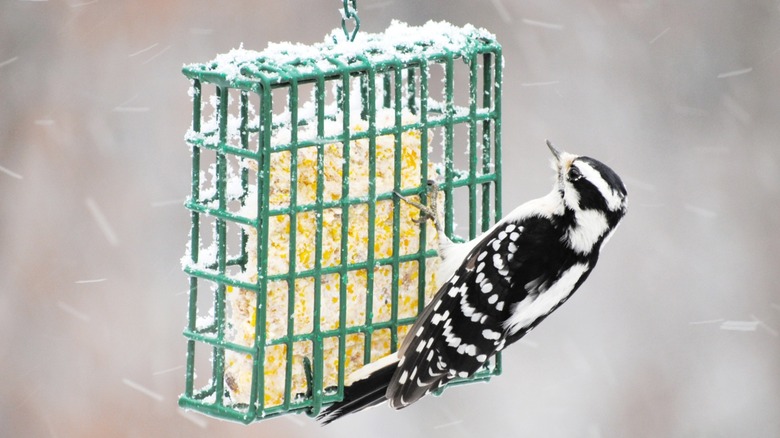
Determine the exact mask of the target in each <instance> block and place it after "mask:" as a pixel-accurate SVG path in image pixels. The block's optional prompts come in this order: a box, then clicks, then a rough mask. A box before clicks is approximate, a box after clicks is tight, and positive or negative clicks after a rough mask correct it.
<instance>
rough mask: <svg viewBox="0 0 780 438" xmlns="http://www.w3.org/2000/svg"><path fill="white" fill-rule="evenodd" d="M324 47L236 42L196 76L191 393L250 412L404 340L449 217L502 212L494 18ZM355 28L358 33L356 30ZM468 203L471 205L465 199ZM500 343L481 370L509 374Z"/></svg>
mask: <svg viewBox="0 0 780 438" xmlns="http://www.w3.org/2000/svg"><path fill="white" fill-rule="evenodd" d="M344 33H345V35H347V36H348V37H347V38H346V39H345V38H344V36H343V35H341V36H340V35H338V32H334V33H333V34H332V35H330V36H328V37H327V38H326V42H324V43H321V44H315V45H300V44H273V45H270V46H269V47H268V48H267V49H266V50H264V51H263V52H253V51H249V50H243V49H237V50H233V51H232V52H230V53H228V54H224V55H220V56H218V57H217V58H216V59H215V60H214V61H212V62H210V63H206V64H193V65H188V66H186V67H185V68H184V70H183V71H184V74H185V75H186V76H187V77H188V78H189V79H190V80H191V93H190V94H191V97H192V102H193V107H192V110H193V119H192V126H191V129H190V131H189V132H188V134H187V136H186V141H187V143H188V145H189V146H190V148H191V150H192V193H191V196H190V198H189V199H188V201H187V203H186V207H187V208H188V209H189V210H190V211H191V220H192V229H191V235H190V241H189V243H188V250H187V254H186V256H185V257H184V259H183V265H184V270H185V272H186V273H187V274H188V275H189V282H190V294H189V312H188V325H187V328H186V329H185V331H184V336H185V337H186V339H187V363H186V383H185V390H184V394H182V396H181V398H180V400H179V404H180V405H181V406H182V407H185V408H187V409H193V410H196V411H200V412H202V413H205V414H208V415H212V416H215V417H219V418H223V419H229V420H234V421H240V422H244V423H250V422H253V421H257V420H260V419H263V418H269V417H272V416H276V415H279V414H284V413H292V412H299V413H300V412H305V413H307V414H309V415H317V414H318V413H319V412H320V410H321V409H322V407H323V406H324V405H327V404H329V403H332V402H335V401H338V400H340V399H341V398H342V396H343V388H344V382H345V379H347V377H348V375H349V373H350V372H351V371H354V370H355V369H357V368H359V367H360V366H362V365H363V364H366V363H369V362H371V361H374V360H377V359H380V358H381V357H383V356H384V355H386V354H390V353H391V352H395V351H396V350H397V349H398V347H399V345H400V343H401V342H402V340H403V336H404V335H405V333H406V331H407V330H408V329H409V327H410V326H411V324H413V323H414V320H415V317H416V316H417V314H418V313H419V312H420V311H421V310H422V309H423V307H424V305H425V303H426V302H427V301H428V300H429V299H430V298H431V297H432V295H433V294H434V293H435V292H436V288H437V282H439V281H443V280H444V279H436V278H435V268H436V264H437V262H438V259H437V256H436V245H435V242H436V236H435V234H436V231H435V229H434V228H433V227H432V226H430V224H428V225H426V224H424V223H423V224H420V225H418V224H417V223H415V221H414V220H415V219H416V218H417V217H419V212H418V211H416V209H415V208H413V207H410V206H408V205H406V204H405V203H402V202H401V200H400V199H399V197H398V196H395V195H394V192H397V193H400V194H401V195H404V196H408V197H412V198H415V199H419V200H421V201H422V202H428V201H430V200H428V199H426V198H427V193H426V186H427V184H426V182H427V181H428V180H429V179H435V180H437V181H439V186H440V187H441V192H440V194H441V196H442V197H443V199H442V202H439V203H438V204H439V205H440V206H441V210H442V213H443V217H444V230H445V233H446V234H447V235H448V236H453V231H454V228H455V221H456V220H461V221H465V222H467V223H468V237H469V238H474V237H475V236H476V235H477V234H478V233H479V232H481V231H484V230H486V229H488V228H489V227H490V225H491V224H492V223H494V222H495V221H496V220H498V219H499V218H500V216H501V201H500V200H501V139H500V132H501V125H500V124H501V81H502V56H501V47H500V46H499V44H498V43H497V42H496V40H495V37H494V36H493V35H491V34H489V33H488V32H486V31H484V30H480V29H476V28H473V27H470V26H467V27H464V28H460V27H455V26H452V25H449V24H446V23H433V22H431V23H428V24H426V25H424V26H421V27H410V26H407V25H405V24H402V23H398V22H394V23H393V24H392V25H391V26H390V27H389V28H388V29H387V30H386V31H385V32H384V33H382V34H357V35H356V30H355V32H354V33H352V34H351V38H350V36H349V33H348V32H346V30H345V31H344ZM352 39H354V41H352ZM456 205H457V206H459V208H460V206H463V211H461V210H456V208H455V207H456ZM500 369H501V366H500V356H497V357H496V359H495V360H493V361H491V362H490V363H489V364H487V365H486V367H485V368H484V369H483V370H482V371H480V372H479V373H477V374H476V375H474V376H473V377H472V378H470V379H464V380H460V381H456V382H453V383H452V384H457V383H464V382H472V381H477V380H486V379H489V378H490V377H491V376H493V375H497V374H499V373H500Z"/></svg>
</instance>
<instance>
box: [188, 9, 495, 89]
mask: <svg viewBox="0 0 780 438" xmlns="http://www.w3.org/2000/svg"><path fill="white" fill-rule="evenodd" d="M500 47H501V46H500V45H499V44H498V42H497V41H496V37H495V35H493V34H492V33H490V32H488V31H487V30H485V29H481V28H476V27H474V26H472V25H466V26H464V27H457V26H454V25H452V24H450V23H447V22H436V21H429V22H428V23H426V24H424V25H422V26H409V25H408V24H406V23H402V22H399V21H396V20H394V21H393V22H392V23H391V25H390V27H388V28H387V29H386V30H385V32H383V33H376V34H369V33H365V32H362V33H359V34H357V36H356V38H355V39H354V41H349V40H348V39H347V38H346V37H345V35H344V33H343V32H342V30H341V29H336V30H334V31H332V32H331V33H330V35H328V36H327V37H326V38H325V41H324V42H322V43H318V44H313V45H304V44H300V43H289V42H287V43H272V44H269V46H268V47H267V48H266V49H265V50H263V51H261V52H257V51H254V50H246V49H243V48H239V49H233V50H231V51H230V52H228V53H226V54H222V55H219V56H217V57H216V58H215V59H214V60H212V61H211V62H208V63H205V64H190V65H186V66H185V67H184V68H183V70H182V71H183V73H184V74H185V76H187V77H189V78H190V79H198V80H202V81H204V82H208V83H214V84H217V85H219V86H226V87H231V88H239V89H244V90H257V89H258V87H275V86H281V85H283V84H287V83H290V82H293V81H295V82H298V83H305V82H310V81H315V80H317V78H320V77H323V76H324V77H326V78H328V77H338V76H341V75H342V74H344V73H345V72H360V71H365V70H367V69H370V68H372V69H375V70H377V71H382V70H389V69H391V68H396V67H400V66H408V65H414V64H422V63H424V62H430V61H434V62H435V61H437V60H445V59H452V58H463V59H466V60H468V59H470V58H471V56H472V55H474V54H476V53H485V52H494V53H500V50H501V48H500Z"/></svg>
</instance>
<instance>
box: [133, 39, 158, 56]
mask: <svg viewBox="0 0 780 438" xmlns="http://www.w3.org/2000/svg"><path fill="white" fill-rule="evenodd" d="M159 45H160V43H154V44H152V45H151V46H149V47H146V48H143V49H141V50H139V51H137V52H133V53H131V54H130V55H128V58H132V57H133V56H138V55H140V54H141V53H145V52H148V51H149V50H152V49H154V48H155V47H157V46H159Z"/></svg>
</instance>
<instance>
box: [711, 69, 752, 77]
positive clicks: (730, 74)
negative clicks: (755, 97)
mask: <svg viewBox="0 0 780 438" xmlns="http://www.w3.org/2000/svg"><path fill="white" fill-rule="evenodd" d="M751 71H753V67H748V68H743V69H741V70H733V71H727V72H725V73H720V74H719V75H718V76H717V78H718V79H724V78H733V77H734V76H741V75H744V74H747V73H750V72H751Z"/></svg>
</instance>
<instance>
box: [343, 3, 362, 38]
mask: <svg viewBox="0 0 780 438" xmlns="http://www.w3.org/2000/svg"><path fill="white" fill-rule="evenodd" d="M343 1H344V9H342V10H341V30H343V31H344V36H345V37H346V38H347V40H348V41H355V36H356V35H357V33H358V30H359V29H360V17H358V13H357V0H343ZM347 20H354V21H355V28H354V29H353V30H352V32H350V31H349V29H347Z"/></svg>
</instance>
